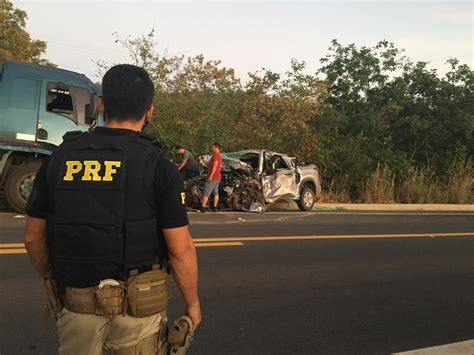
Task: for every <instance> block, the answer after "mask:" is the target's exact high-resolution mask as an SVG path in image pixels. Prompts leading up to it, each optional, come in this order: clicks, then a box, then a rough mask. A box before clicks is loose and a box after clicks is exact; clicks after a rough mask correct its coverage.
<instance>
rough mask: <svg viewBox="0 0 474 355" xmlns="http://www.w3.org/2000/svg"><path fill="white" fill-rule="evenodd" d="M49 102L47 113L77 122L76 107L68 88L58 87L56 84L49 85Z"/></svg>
mask: <svg viewBox="0 0 474 355" xmlns="http://www.w3.org/2000/svg"><path fill="white" fill-rule="evenodd" d="M47 100H48V102H47V105H46V110H47V111H49V112H52V113H57V114H59V115H63V116H66V117H68V118H70V119H71V120H73V121H75V119H76V117H75V114H74V105H73V103H72V96H71V94H70V91H69V88H68V87H63V88H61V87H56V86H55V85H54V84H49V85H48V99H47Z"/></svg>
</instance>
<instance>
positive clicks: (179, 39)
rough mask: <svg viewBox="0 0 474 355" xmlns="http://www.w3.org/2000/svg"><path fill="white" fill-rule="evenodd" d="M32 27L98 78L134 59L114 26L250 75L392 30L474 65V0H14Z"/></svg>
mask: <svg viewBox="0 0 474 355" xmlns="http://www.w3.org/2000/svg"><path fill="white" fill-rule="evenodd" d="M13 3H14V4H15V5H16V6H17V7H20V8H21V9H23V10H25V11H26V12H27V13H28V16H29V21H28V25H27V29H28V31H29V32H30V33H31V35H32V36H33V38H38V39H42V40H45V41H47V42H48V51H47V58H48V59H50V60H52V61H53V62H55V63H56V64H58V65H59V66H60V67H62V68H66V69H70V70H74V71H79V72H82V73H84V74H86V75H87V76H89V77H90V78H91V79H93V80H97V78H96V77H94V74H95V72H96V70H95V68H96V67H95V64H94V63H93V60H94V59H104V60H106V61H108V62H110V63H124V62H127V61H128V57H127V52H126V50H124V49H122V48H121V47H120V46H119V45H117V44H115V43H114V37H113V36H112V33H113V32H118V33H119V35H120V36H126V35H132V36H138V35H141V34H146V33H148V32H149V31H150V30H151V29H152V28H153V27H154V28H155V32H156V34H157V36H156V37H157V40H158V47H159V48H160V49H162V50H164V49H167V50H168V52H169V53H171V54H185V55H189V56H193V55H196V54H200V53H202V54H204V55H205V57H206V58H207V59H220V60H222V62H223V65H225V66H227V67H232V68H234V69H236V72H237V74H238V76H239V77H240V78H242V79H245V78H246V77H247V75H246V74H247V73H248V72H255V71H256V70H259V69H261V68H262V67H265V68H268V69H272V70H273V71H276V72H285V71H286V70H287V69H288V68H289V66H290V60H291V58H296V59H298V60H304V61H306V62H307V64H308V67H309V70H310V71H311V72H315V71H316V70H317V68H318V67H319V62H318V60H319V58H321V57H323V56H324V55H325V54H326V53H327V48H328V47H329V45H330V41H331V40H332V39H333V38H336V39H338V40H339V41H340V42H341V43H343V44H349V43H352V42H354V43H356V44H358V45H367V46H372V45H375V44H376V43H377V42H378V41H379V40H383V39H387V40H389V41H393V42H395V43H396V45H397V47H400V48H405V50H406V53H405V54H406V55H407V56H408V57H411V58H412V59H413V60H425V61H429V62H430V63H431V67H433V68H437V69H439V71H440V72H441V73H445V72H446V71H447V68H448V67H447V66H446V65H444V63H445V61H446V60H447V59H448V58H450V57H456V58H458V59H460V60H461V62H463V63H466V64H469V65H470V66H471V68H472V67H473V5H472V3H471V2H470V1H465V2H459V1H424V0H418V1H415V0H413V1H410V0H398V1H383V0H382V1H381V0H379V1H345V2H343V1H337V0H336V1H334V0H333V1H331V2H324V1H305V2H296V1H292V2H289V1H288V2H281V1H261V2H254V1H240V2H230V1H214V2H199V1H188V2H183V1H174V2H164V1H148V2H144V1H143V2H137V1H135V2H127V1H119V2H112V1H106V0H103V1H93V2H92V1H81V2H74V1H65V0H64V1H36V0H27V1H15V0H13Z"/></svg>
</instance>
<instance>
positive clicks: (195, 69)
mask: <svg viewBox="0 0 474 355" xmlns="http://www.w3.org/2000/svg"><path fill="white" fill-rule="evenodd" d="M115 36H116V42H117V43H119V44H120V45H122V46H123V47H125V48H127V49H128V51H129V53H130V61H131V62H132V63H134V64H137V65H140V66H143V67H144V68H145V69H147V70H148V71H149V72H150V74H151V77H152V79H153V81H154V83H155V87H156V97H155V106H156V110H155V112H156V120H155V121H154V123H153V124H152V125H151V126H150V128H149V130H150V132H152V133H153V134H155V135H157V136H158V137H160V139H161V141H162V143H163V144H164V145H165V147H168V148H172V147H174V145H175V144H182V145H184V146H186V147H187V148H189V149H191V150H192V151H194V153H195V154H202V153H205V152H207V150H208V147H209V145H210V143H211V142H212V141H219V142H220V143H221V144H222V145H223V147H224V150H225V151H233V150H240V149H249V148H266V149H269V150H275V151H281V152H284V153H287V154H290V155H292V156H295V157H297V158H298V159H300V160H303V161H306V162H313V163H316V164H317V165H318V166H319V168H320V171H321V174H322V176H323V187H324V189H325V190H326V193H327V195H326V196H328V198H329V199H334V198H335V199H337V200H339V201H347V200H352V201H369V202H393V201H402V202H433V201H435V202H436V201H438V202H461V203H466V201H472V200H473V198H472V178H473V175H472V160H471V158H472V155H473V150H474V140H473V129H474V98H473V96H474V95H473V90H474V73H473V71H472V70H471V68H470V67H469V66H467V65H464V64H460V63H459V62H458V61H457V60H456V59H450V60H448V62H447V63H448V64H449V65H450V67H451V69H450V71H449V72H448V73H447V74H446V75H445V76H443V77H441V76H440V75H439V74H438V73H437V71H436V70H433V69H429V67H428V64H427V63H425V62H417V63H413V62H412V61H410V60H409V59H408V58H407V57H405V56H403V50H400V49H398V48H396V47H395V45H394V44H393V43H389V42H387V41H381V42H379V43H378V44H376V45H375V46H374V47H366V46H362V47H358V46H356V45H355V44H350V45H347V46H344V45H342V44H340V43H339V42H338V41H336V40H334V41H332V43H331V46H330V48H329V52H328V54H327V55H326V56H325V57H323V58H322V59H321V60H320V61H321V64H322V65H321V68H320V69H319V71H318V72H317V73H316V74H308V70H307V67H306V63H304V62H298V61H297V60H292V61H291V67H290V69H289V70H288V71H287V72H286V73H284V74H280V73H275V72H273V71H271V70H267V69H262V70H261V71H258V72H255V73H249V77H248V80H247V81H246V82H245V83H242V82H241V81H240V80H239V79H238V78H236V77H235V73H234V70H233V69H231V68H226V67H223V66H222V63H221V62H220V61H214V60H206V59H205V58H204V56H203V55H198V56H195V57H184V56H172V55H169V54H168V53H166V52H164V53H159V52H158V51H157V50H156V46H155V35H154V31H151V32H150V33H149V34H148V35H146V36H142V37H139V38H131V37H126V38H125V39H120V38H119V37H118V36H117V35H115ZM98 64H99V69H100V70H102V71H103V70H105V69H106V68H107V67H108V64H107V63H103V62H99V63H98Z"/></svg>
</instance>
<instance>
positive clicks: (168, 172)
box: [154, 157, 189, 229]
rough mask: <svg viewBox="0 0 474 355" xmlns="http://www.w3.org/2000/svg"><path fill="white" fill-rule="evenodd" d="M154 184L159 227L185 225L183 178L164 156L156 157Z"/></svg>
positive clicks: (186, 223)
mask: <svg viewBox="0 0 474 355" xmlns="http://www.w3.org/2000/svg"><path fill="white" fill-rule="evenodd" d="M154 185H155V186H154V188H155V196H156V199H157V200H156V204H157V205H158V224H159V226H160V228H162V229H167V228H178V227H184V226H187V225H188V224H189V222H188V216H187V213H186V204H185V201H184V198H185V194H184V183H183V178H182V176H181V173H180V172H179V170H178V169H177V168H176V167H175V166H174V165H173V164H172V163H171V162H170V161H169V160H167V159H166V158H165V157H160V158H159V159H158V164H157V166H156V172H155V183H154Z"/></svg>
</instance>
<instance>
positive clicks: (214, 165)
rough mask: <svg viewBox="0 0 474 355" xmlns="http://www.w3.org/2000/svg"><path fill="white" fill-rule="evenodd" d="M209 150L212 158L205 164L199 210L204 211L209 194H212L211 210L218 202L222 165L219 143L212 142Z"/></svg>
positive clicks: (213, 209) (214, 209)
mask: <svg viewBox="0 0 474 355" xmlns="http://www.w3.org/2000/svg"><path fill="white" fill-rule="evenodd" d="M211 152H212V158H211V160H210V161H209V164H208V165H207V180H206V183H205V184H204V192H203V198H202V203H201V209H200V211H201V212H205V211H206V206H207V202H208V201H209V197H210V196H211V194H212V195H214V200H213V202H214V204H213V207H212V209H211V210H212V211H216V210H217V205H218V204H219V183H220V182H221V166H222V157H221V145H220V144H219V143H217V142H214V143H212V145H211Z"/></svg>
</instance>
